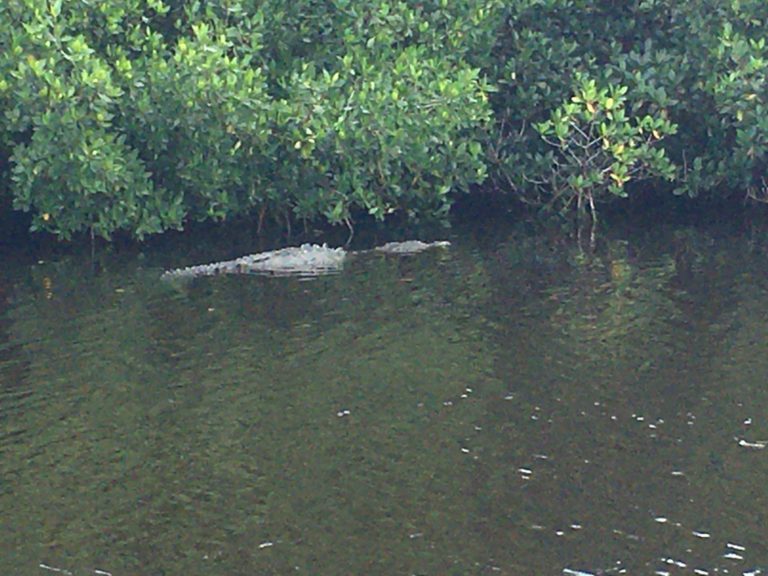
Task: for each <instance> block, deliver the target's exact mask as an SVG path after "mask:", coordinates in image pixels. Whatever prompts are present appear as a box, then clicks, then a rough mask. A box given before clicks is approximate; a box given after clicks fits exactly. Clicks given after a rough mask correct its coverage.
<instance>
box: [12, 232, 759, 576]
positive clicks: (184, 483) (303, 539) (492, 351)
mask: <svg viewBox="0 0 768 576" xmlns="http://www.w3.org/2000/svg"><path fill="white" fill-rule="evenodd" d="M452 234H453V237H452V238H451V240H452V242H453V245H452V246H451V248H450V250H448V251H434V252H429V253H424V254H422V255H419V256H418V257H410V258H393V257H391V256H384V255H380V254H366V255H360V256H358V257H356V258H353V259H352V260H351V262H350V264H349V266H348V267H347V268H346V270H345V271H344V272H343V273H342V274H340V275H336V276H332V277H323V278H317V279H314V280H312V281H302V280H299V279H295V278H263V277H249V276H241V277H236V276H228V277H213V278H202V279H199V280H197V281H194V282H192V283H188V284H184V285H175V284H172V283H171V284H169V283H162V282H160V281H159V276H160V273H161V272H162V269H163V268H164V267H168V266H171V265H172V264H171V261H173V260H174V259H178V260H183V261H182V262H179V265H181V264H184V265H186V264H190V263H199V262H204V261H205V260H206V259H210V260H215V259H221V258H229V257H232V256H233V255H232V254H228V253H227V254H225V253H226V252H227V251H228V250H231V247H229V248H227V247H226V246H225V247H223V248H222V246H221V245H217V247H215V248H212V249H210V253H209V254H206V249H205V248H204V247H203V246H204V243H203V242H201V241H199V240H198V242H197V243H196V245H195V246H194V247H192V246H191V244H190V245H186V246H185V245H183V243H182V242H173V243H171V246H170V248H169V247H167V246H166V247H165V248H164V249H162V250H161V249H159V248H151V247H150V248H146V249H145V250H144V253H143V254H138V251H135V250H134V251H131V250H124V251H122V252H120V251H117V252H114V251H113V252H111V253H109V254H106V255H103V256H102V257H101V259H100V260H99V266H98V267H96V268H94V267H90V269H89V264H87V263H85V262H84V259H83V258H80V257H78V255H76V254H73V255H61V256H58V257H55V258H52V259H51V260H50V261H48V260H46V261H44V262H42V263H29V262H10V261H9V263H8V265H7V266H5V269H4V270H3V272H2V277H1V278H0V291H2V296H3V297H4V299H5V304H4V306H5V307H4V312H3V314H2V316H0V377H1V378H2V380H0V477H1V478H2V483H1V484H0V518H2V523H3V526H2V530H1V531H0V573H4V574H5V573H8V574H45V573H47V572H51V571H54V570H59V571H67V572H69V573H71V574H75V575H80V574H93V573H95V572H94V571H95V570H99V571H102V572H109V573H111V574H114V575H116V576H117V575H119V574H169V575H170V574H185V575H195V574H199V575H201V576H202V575H210V574H226V575H239V574H243V575H245V574H249V575H250V574H276V575H282V574H288V573H306V574H387V575H388V574H425V575H426V574H456V575H464V574H571V575H578V574H622V573H626V574H654V573H655V574H694V573H695V574H717V573H720V574H747V573H753V574H758V573H760V572H758V571H759V570H763V571H768V543H767V542H766V540H765V534H766V514H768V512H766V511H768V493H767V492H766V491H765V489H764V484H765V478H766V473H767V472H768V460H767V459H768V449H764V448H765V442H766V441H768V422H767V421H766V414H768V388H767V387H766V385H765V375H766V374H768V359H767V358H768V356H766V355H765V345H766V342H768V317H767V316H768V305H767V304H768V301H766V293H767V292H766V287H767V286H766V283H767V282H768V281H767V278H766V272H768V263H767V262H766V257H767V256H768V254H766V247H768V244H766V243H765V242H764V241H762V237H763V234H762V232H761V231H760V230H755V231H754V232H749V231H748V233H745V232H744V231H743V230H740V229H733V228H731V229H729V228H723V227H720V226H699V227H697V226H680V225H678V226H674V227H665V226H661V225H655V226H649V227H645V228H641V229H637V230H630V229H629V228H625V229H623V231H621V232H613V233H609V234H605V235H604V236H602V237H599V238H598V239H597V242H596V243H595V245H594V247H590V246H589V245H588V243H587V246H585V245H584V243H583V242H582V243H579V242H578V241H577V239H575V238H573V237H569V236H568V235H564V234H562V233H561V232H559V231H551V230H536V231H535V233H531V231H530V230H528V229H527V228H526V227H525V226H522V225H521V226H518V227H515V228H511V227H505V228H499V227H496V228H494V232H493V233H489V232H488V230H487V229H478V228H475V229H457V230H456V231H454V232H453V233H452ZM358 241H359V240H358ZM242 253H244V252H241V254H242ZM190 254H192V256H190ZM234 255H239V254H234ZM185 258H186V260H185ZM190 260H192V261H190Z"/></svg>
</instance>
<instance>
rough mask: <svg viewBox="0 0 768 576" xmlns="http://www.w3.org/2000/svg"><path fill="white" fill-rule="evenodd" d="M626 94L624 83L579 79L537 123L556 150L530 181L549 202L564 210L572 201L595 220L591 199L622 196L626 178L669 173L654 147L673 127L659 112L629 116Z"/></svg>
mask: <svg viewBox="0 0 768 576" xmlns="http://www.w3.org/2000/svg"><path fill="white" fill-rule="evenodd" d="M626 94H627V88H626V87H625V86H618V87H617V86H611V87H609V88H598V86H597V83H596V81H595V80H594V79H591V78H587V77H580V78H578V85H577V87H576V90H575V93H574V95H573V96H572V97H571V100H570V102H567V103H565V104H564V105H562V106H561V107H560V108H557V109H556V110H555V111H554V112H553V113H552V115H551V117H550V118H549V119H548V120H546V121H544V122H541V123H539V124H537V125H536V130H537V131H538V132H539V134H540V135H541V137H542V139H543V140H544V141H545V142H546V143H547V144H549V145H550V146H552V147H553V148H554V150H555V151H554V153H553V154H549V155H548V157H547V160H548V161H550V162H551V163H552V168H551V170H549V171H548V172H547V173H545V174H544V178H543V180H539V181H533V184H534V185H535V187H536V188H541V187H542V186H543V187H544V190H545V192H544V193H545V194H548V195H550V196H551V197H552V199H551V201H550V202H551V203H552V204H558V205H560V207H561V208H566V207H568V206H569V205H570V204H572V202H573V200H574V199H575V201H576V206H577V209H578V210H579V212H582V211H584V210H585V209H587V208H588V209H589V210H590V212H591V214H592V217H593V218H595V217H596V215H597V209H596V202H597V201H599V200H601V199H602V198H603V197H605V196H606V195H607V196H608V197H609V198H610V197H625V196H626V194H627V193H626V184H627V183H628V182H629V181H630V180H636V179H640V178H647V177H652V176H660V177H664V178H668V179H671V178H672V177H673V175H674V167H673V165H672V164H671V163H670V161H669V159H668V158H667V157H666V156H665V154H664V150H663V149H660V148H658V147H657V145H658V143H659V142H660V141H661V139H662V138H664V137H665V136H667V135H669V134H674V132H675V130H676V126H675V125H673V124H672V123H671V122H669V120H667V119H666V118H664V117H663V116H662V115H659V116H657V117H654V116H651V115H650V114H647V115H645V116H635V117H631V116H629V115H628V113H627V96H626Z"/></svg>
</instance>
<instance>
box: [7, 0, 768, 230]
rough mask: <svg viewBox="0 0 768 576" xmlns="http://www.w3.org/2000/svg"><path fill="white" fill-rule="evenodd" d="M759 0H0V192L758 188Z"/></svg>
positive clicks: (29, 205) (263, 194) (242, 203)
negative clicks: (647, 185)
mask: <svg viewBox="0 0 768 576" xmlns="http://www.w3.org/2000/svg"><path fill="white" fill-rule="evenodd" d="M766 25H768V4H766V3H765V2H764V1H763V0H726V1H723V0H694V1H691V0H686V1H683V0H628V1H622V2H616V1H614V0H585V1H574V0H512V1H507V2H502V1H501V0H450V1H449V0H425V1H419V2H411V1H405V2H397V1H392V0H371V1H368V0H361V1H355V2H351V1H349V0H334V1H329V2H315V1H313V0H292V1H290V2H288V1H286V0H211V1H206V2H199V1H189V0H106V1H104V2H96V3H87V2H84V1H82V0H6V1H5V2H3V3H2V4H0V47H2V50H0V112H2V114H1V115H0V188H1V189H2V190H4V194H5V195H6V198H4V201H3V204H2V205H3V206H9V205H11V206H13V208H15V209H17V210H23V211H28V212H30V213H31V215H32V229H33V230H45V231H49V232H52V233H54V234H56V235H58V236H60V237H63V238H68V237H71V236H72V235H73V234H75V233H78V232H80V231H90V232H91V233H92V234H96V235H100V236H103V237H109V236H110V235H111V234H113V233H114V232H116V231H125V232H128V233H130V234H132V235H134V236H136V237H138V238H141V237H144V236H146V235H149V234H154V233H158V232H162V231H164V230H168V229H180V228H182V227H183V226H184V225H185V223H187V222H191V221H201V220H207V219H213V220H225V219H228V218H232V217H234V216H237V215H250V216H251V217H252V218H253V219H254V221H256V222H258V223H259V225H261V223H262V222H263V221H264V219H265V218H271V219H275V220H279V221H281V222H290V221H292V220H297V219H298V220H302V219H316V218H324V219H326V220H328V221H329V222H332V223H342V222H346V223H349V222H350V221H351V219H353V218H354V217H355V216H356V215H360V214H368V215H370V216H372V217H374V218H376V219H383V218H385V217H386V216H387V215H388V214H392V213H402V214H405V215H407V216H410V217H419V216H441V215H444V214H446V213H447V211H448V210H449V209H450V206H451V203H452V202H453V201H454V200H455V198H456V197H457V195H458V194H462V193H466V192H471V191H473V190H476V189H477V188H478V187H479V186H480V185H483V186H484V187H485V188H486V189H490V190H492V191H494V192H495V193H498V194H508V195H510V196H511V197H514V198H517V199H519V200H521V201H524V202H527V203H531V204H534V205H536V206H541V207H546V208H549V209H552V210H556V211H567V210H571V209H575V210H580V211H589V212H591V213H592V215H593V216H595V215H596V211H597V210H598V205H599V204H600V203H603V202H607V201H609V200H612V199H615V198H620V197H625V196H627V195H629V194H632V193H633V192H634V191H636V190H637V182H639V181H640V180H641V179H651V180H652V182H653V183H654V184H655V185H657V186H660V187H662V189H665V190H668V191H669V193H670V194H672V193H674V194H678V195H687V196H689V197H696V196H700V195H703V194H704V195H709V196H715V197H717V196H727V195H729V194H734V193H737V194H739V195H740V196H743V195H744V194H748V195H750V196H751V197H752V198H755V199H757V200H761V199H764V198H765V196H766V195H768V183H767V182H766V179H765V168H766V159H767V158H768V115H766V114H765V110H764V107H765V102H766V100H767V99H768V93H766V90H765V79H766V74H768V47H766V43H765V40H764V38H763V33H764V30H765V27H766Z"/></svg>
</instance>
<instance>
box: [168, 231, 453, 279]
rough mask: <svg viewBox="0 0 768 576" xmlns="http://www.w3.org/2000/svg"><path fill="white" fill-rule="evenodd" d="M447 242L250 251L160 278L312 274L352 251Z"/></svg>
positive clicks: (409, 250) (395, 250)
mask: <svg viewBox="0 0 768 576" xmlns="http://www.w3.org/2000/svg"><path fill="white" fill-rule="evenodd" d="M449 245H450V242H448V241H445V240H441V241H437V242H422V241H421V240H408V241H405V242H388V243H387V244H384V245H382V246H377V247H375V248H373V249H371V250H358V251H347V250H345V249H344V248H329V247H328V246H327V245H326V244H323V245H317V244H302V245H301V246H291V247H288V248H281V249H279V250H272V251H269V252H260V253H258V254H249V255H248V256H243V257H241V258H237V259H235V260H225V261H223V262H214V263H211V264H201V265H199V266H189V267H187V268H177V269H174V270H167V271H165V272H164V273H163V275H162V278H163V279H184V278H197V277H199V276H217V275H219V274H259V275H265V276H299V277H313V276H322V275H326V274H334V273H337V272H341V270H342V269H343V268H344V262H345V261H346V260H347V258H348V257H349V256H350V255H352V254H361V253H364V252H378V253H382V254H392V255H397V256H408V255H412V254H418V253H420V252H423V251H425V250H429V249H431V248H441V247H447V246H449Z"/></svg>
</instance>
